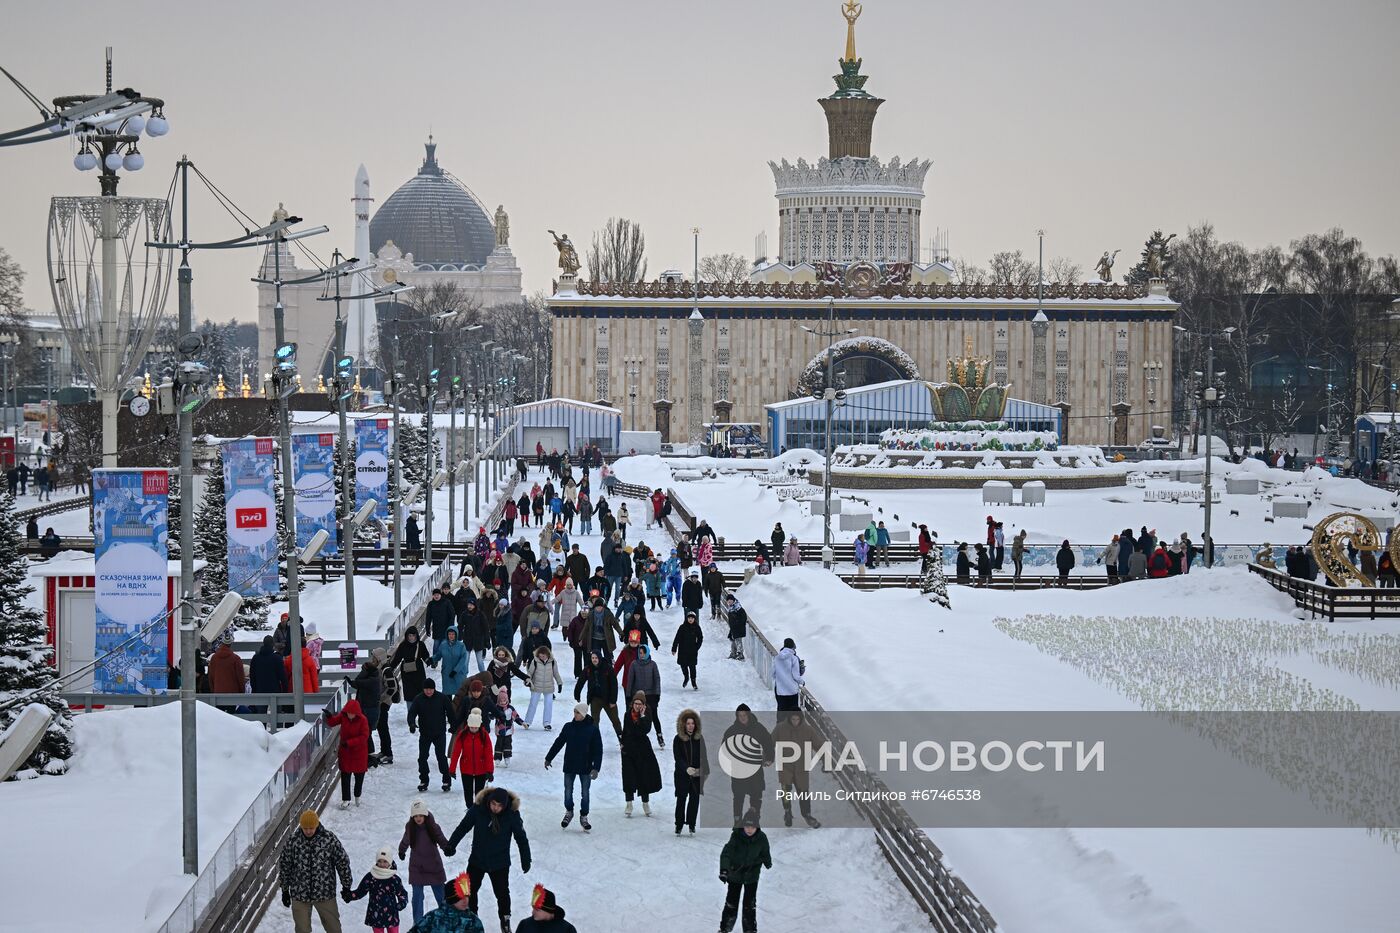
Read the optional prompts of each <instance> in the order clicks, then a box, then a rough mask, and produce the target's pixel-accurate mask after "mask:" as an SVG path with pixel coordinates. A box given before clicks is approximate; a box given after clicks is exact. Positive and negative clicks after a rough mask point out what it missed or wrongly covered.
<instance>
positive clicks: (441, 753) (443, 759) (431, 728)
mask: <svg viewBox="0 0 1400 933" xmlns="http://www.w3.org/2000/svg"><path fill="white" fill-rule="evenodd" d="M455 728H456V723H454V722H453V720H452V698H451V697H449V696H447V695H446V694H445V693H442V692H441V691H440V690H438V689H437V684H436V683H435V682H434V681H433V679H432V678H431V677H429V678H428V679H427V680H425V681H423V692H422V693H420V694H418V696H417V697H415V698H414V700H413V702H411V703H409V704H408V731H409V732H417V733H418V790H419V791H420V792H422V791H425V790H427V789H428V749H430V748H431V749H433V751H435V752H436V753H437V767H438V774H439V775H441V776H442V789H443V790H444V791H449V790H451V789H452V775H451V774H450V773H449V772H448V767H447V737H448V736H449V735H451V734H452V732H453V730H454V729H455Z"/></svg>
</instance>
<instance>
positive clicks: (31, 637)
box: [0, 494, 73, 776]
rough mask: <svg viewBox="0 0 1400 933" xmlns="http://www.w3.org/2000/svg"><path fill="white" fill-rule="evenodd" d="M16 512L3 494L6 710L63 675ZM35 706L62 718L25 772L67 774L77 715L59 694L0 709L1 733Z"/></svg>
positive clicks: (1, 654)
mask: <svg viewBox="0 0 1400 933" xmlns="http://www.w3.org/2000/svg"><path fill="white" fill-rule="evenodd" d="M14 507H15V504H14V500H13V499H11V498H10V497H9V495H7V494H4V495H0V706H4V705H5V704H7V703H10V702H11V701H12V700H15V699H16V698H18V697H19V696H21V695H24V694H28V693H29V692H30V691H32V690H37V689H40V688H43V687H45V686H47V685H54V684H55V681H56V675H57V669H56V668H53V667H50V666H49V663H48V661H49V657H50V655H51V654H52V653H53V648H51V647H50V646H49V645H48V644H47V635H48V631H47V626H46V625H45V623H44V617H43V616H42V615H41V614H40V613H39V610H38V609H35V608H34V607H33V606H31V605H30V604H29V603H28V602H27V601H26V599H25V597H27V596H28V595H29V594H30V593H32V592H33V591H34V587H33V586H32V585H30V582H29V561H28V560H27V559H25V557H24V555H23V554H21V553H20V550H19V535H18V532H17V530H16V528H15V512H14ZM30 703H41V704H43V705H44V706H47V707H49V709H51V710H53V711H54V712H55V713H56V714H57V715H56V716H55V717H54V718H53V720H52V721H51V722H50V723H49V727H48V730H47V731H46V732H45V733H44V737H43V739H42V740H41V741H40V743H39V747H38V748H37V749H36V750H35V752H34V754H33V755H31V756H30V757H29V760H28V761H26V762H25V764H24V767H25V768H26V769H31V770H32V771H34V772H37V773H44V774H62V773H63V772H64V771H66V770H67V769H68V765H67V760H68V759H69V758H71V757H72V755H73V740H72V735H71V733H72V729H73V716H72V714H71V713H70V712H69V710H68V704H67V703H65V702H63V700H62V699H60V698H59V696H58V694H57V693H44V694H37V695H35V696H33V697H31V698H30V699H29V700H28V701H27V702H22V703H16V704H15V705H13V706H9V707H8V708H5V709H3V710H0V731H4V730H5V729H8V728H9V726H10V724H11V723H12V722H14V720H15V718H16V717H17V716H19V714H20V711H21V710H23V709H24V708H25V707H26V706H28V705H29V704H30ZM30 776H32V775H30Z"/></svg>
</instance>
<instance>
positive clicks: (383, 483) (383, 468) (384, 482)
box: [355, 418, 389, 520]
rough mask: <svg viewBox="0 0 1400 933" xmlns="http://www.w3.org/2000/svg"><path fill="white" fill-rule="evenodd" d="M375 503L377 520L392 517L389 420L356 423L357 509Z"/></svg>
mask: <svg viewBox="0 0 1400 933" xmlns="http://www.w3.org/2000/svg"><path fill="white" fill-rule="evenodd" d="M370 499H373V500H374V501H375V502H376V503H377V505H376V506H375V509H374V514H375V517H377V518H379V519H381V520H387V519H388V517H389V419H387V418H362V419H360V420H359V421H357V422H355V507H356V508H359V507H360V506H361V505H363V504H364V503H365V502H366V501H368V500H370Z"/></svg>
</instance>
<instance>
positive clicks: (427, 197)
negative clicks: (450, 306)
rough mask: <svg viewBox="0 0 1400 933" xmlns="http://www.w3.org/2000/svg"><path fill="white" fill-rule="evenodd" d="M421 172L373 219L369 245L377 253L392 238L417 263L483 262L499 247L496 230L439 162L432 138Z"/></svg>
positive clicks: (488, 218)
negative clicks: (411, 255)
mask: <svg viewBox="0 0 1400 933" xmlns="http://www.w3.org/2000/svg"><path fill="white" fill-rule="evenodd" d="M426 148H427V155H426V156H424V158H423V165H422V166H421V167H420V168H419V169H418V174H417V175H414V176H413V177H412V178H410V179H409V180H408V181H406V182H404V183H403V184H402V185H400V186H399V189H398V190H397V191H395V192H394V193H393V194H391V195H389V197H388V199H387V200H386V201H385V202H384V203H383V204H381V205H380V206H379V210H377V211H375V212H374V217H373V218H372V219H371V220H370V222H369V239H370V248H371V249H372V250H374V252H376V253H378V252H379V250H380V249H382V248H383V246H384V244H385V243H387V242H388V241H390V240H392V241H393V242H394V245H395V246H397V247H398V248H399V249H400V250H402V251H403V252H404V253H412V254H413V261H414V263H415V264H418V265H423V264H429V265H434V266H442V265H448V266H462V265H472V266H480V265H484V264H485V263H486V257H487V256H488V255H489V254H490V253H491V251H492V250H493V249H495V248H496V229H495V227H494V226H492V224H491V217H490V215H489V214H487V212H486V207H485V206H484V205H483V204H482V203H481V201H480V200H478V199H477V197H476V195H474V194H472V193H471V191H470V190H469V189H468V188H467V186H466V185H464V184H462V183H461V182H460V181H458V180H457V179H456V178H454V177H453V176H452V174H451V173H449V172H445V171H443V170H442V168H441V166H439V165H438V163H437V144H436V143H434V142H433V139H432V137H431V136H429V137H428V142H427V147H426Z"/></svg>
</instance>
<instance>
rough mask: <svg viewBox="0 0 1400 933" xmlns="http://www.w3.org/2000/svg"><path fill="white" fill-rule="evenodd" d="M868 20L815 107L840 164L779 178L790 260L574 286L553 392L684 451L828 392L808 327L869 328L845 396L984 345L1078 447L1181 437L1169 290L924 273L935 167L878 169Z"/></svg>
mask: <svg viewBox="0 0 1400 933" xmlns="http://www.w3.org/2000/svg"><path fill="white" fill-rule="evenodd" d="M857 15H859V11H858V9H856V10H855V11H849V10H848V12H847V19H848V23H849V26H848V32H847V42H846V52H845V55H844V56H843V57H842V58H841V59H840V62H839V64H840V70H841V73H840V74H839V75H837V76H836V78H835V81H836V91H835V93H833V94H831V95H830V96H829V97H825V98H822V99H821V100H820V101H819V103H820V104H821V106H822V109H823V110H824V111H825V112H826V118H827V128H828V153H827V156H826V157H824V158H821V159H818V160H817V162H816V164H815V165H813V164H811V163H808V162H807V161H806V160H803V159H799V160H798V161H797V164H796V165H792V164H790V163H789V162H788V161H787V160H783V161H782V162H781V163H776V164H775V163H770V166H771V168H772V171H773V177H774V181H775V183H776V195H777V199H778V231H779V232H778V256H777V261H775V262H772V263H762V264H758V265H756V266H755V268H754V271H753V272H752V274H751V275H750V277H749V280H748V281H747V282H742V283H719V282H700V283H698V286H697V284H696V283H692V282H686V281H679V280H674V279H668V280H666V281H662V282H642V283H611V282H596V281H587V280H586V279H583V278H576V277H575V276H574V275H571V274H565V275H563V276H561V277H560V279H559V281H558V282H557V283H556V286H555V294H554V296H553V297H552V298H551V299H550V301H549V307H550V312H551V314H552V315H553V324H554V346H555V348H556V351H555V353H554V363H553V366H554V370H553V377H554V391H555V394H556V395H560V396H564V397H569V398H577V399H584V400H588V401H596V402H598V403H600V404H605V405H612V406H615V407H617V408H620V409H622V410H624V411H629V410H630V409H629V406H628V404H627V403H628V402H629V400H632V401H635V402H636V403H637V404H636V405H635V409H636V410H637V412H638V414H637V416H636V418H635V421H636V423H635V424H633V423H631V422H630V421H629V422H628V423H627V424H625V425H624V426H625V427H626V428H628V429H636V430H648V429H655V430H658V431H660V432H661V435H662V439H663V441H664V442H670V443H686V442H696V441H699V440H700V439H701V437H702V432H703V431H704V428H705V425H706V424H708V423H712V422H742V423H756V424H762V423H764V422H765V420H766V419H765V417H764V406H765V405H766V404H769V403H773V402H778V401H781V400H783V399H788V398H794V397H798V396H801V395H806V394H809V393H810V392H812V391H813V390H816V389H820V388H821V386H822V383H823V382H824V377H825V373H824V365H823V364H824V359H825V354H826V349H827V341H826V340H825V339H820V340H819V339H817V338H815V337H813V336H812V335H811V334H809V333H808V331H806V330H803V329H802V325H805V326H806V327H809V328H811V329H812V330H817V331H825V332H831V331H836V332H840V333H842V334H844V332H846V331H847V330H849V329H854V330H855V332H856V333H855V334H854V335H853V336H848V337H846V338H845V339H842V340H839V341H837V343H836V344H835V353H834V355H835V371H836V373H837V380H838V383H842V384H844V385H845V387H847V388H853V387H856V386H861V385H867V384H870V383H877V382H886V381H890V380H896V379H923V378H937V374H940V373H942V372H944V371H945V370H946V368H947V365H948V362H949V361H950V360H953V359H956V358H958V357H960V356H962V355H963V352H964V348H965V347H966V346H969V345H970V346H971V347H972V348H973V351H974V352H975V354H976V355H977V356H979V357H986V358H988V359H989V360H990V361H991V367H992V372H991V374H992V377H993V378H994V380H995V381H996V382H997V383H999V384H1001V385H1008V384H1009V385H1010V393H1011V394H1012V395H1014V396H1016V397H1017V398H1021V399H1025V400H1027V401H1030V402H1036V403H1044V404H1050V405H1055V406H1057V407H1058V408H1059V409H1060V410H1061V413H1062V415H1061V426H1062V427H1061V432H1062V434H1063V435H1064V439H1065V440H1066V441H1068V442H1071V443H1079V444H1120V445H1122V444H1135V443H1138V442H1140V441H1142V440H1143V439H1145V438H1147V437H1148V436H1149V435H1150V433H1151V428H1152V425H1153V424H1154V423H1156V424H1168V423H1169V416H1168V415H1167V414H1165V411H1166V409H1169V408H1170V400H1171V398H1172V387H1171V384H1170V380H1171V367H1170V366H1166V367H1159V366H1158V365H1156V364H1157V363H1158V361H1170V359H1171V346H1172V339H1171V338H1172V317H1173V315H1174V313H1175V311H1176V309H1177V305H1176V303H1175V302H1173V301H1172V300H1171V298H1170V297H1169V296H1168V295H1167V292H1166V287H1165V283H1163V282H1161V281H1157V280H1154V281H1152V282H1150V283H1148V284H1147V285H1119V284H1111V283H1107V282H1103V281H1099V280H1095V281H1092V282H1088V283H1084V284H1074V285H1065V284H1059V283H1054V284H1046V285H1045V286H1044V287H1043V289H1039V290H1038V289H1036V288H1034V287H1030V286H1007V285H954V284H951V277H950V273H951V271H952V270H951V269H950V268H949V267H948V265H947V264H945V263H940V262H934V263H931V264H928V265H921V264H920V263H919V261H918V260H919V258H920V257H919V248H918V245H919V242H920V241H919V226H920V212H921V209H922V204H923V198H924V188H923V186H924V178H925V176H926V175H927V173H928V170H929V166H930V163H929V162H927V161H921V160H919V159H913V160H910V161H902V160H900V159H898V158H896V159H891V160H890V161H889V162H882V161H881V160H880V159H878V158H876V157H875V156H873V155H872V154H871V141H872V131H873V127H874V120H875V112H876V110H877V109H878V108H879V106H880V104H881V103H883V101H882V100H881V99H880V98H878V97H874V96H873V95H871V94H870V93H869V92H867V91H866V90H865V82H866V76H865V75H864V74H862V73H861V59H860V58H858V57H857V56H856V52H855V17H856V16H857ZM1038 292H1043V293H1042V294H1038ZM638 361H640V362H638ZM644 412H645V413H646V414H649V415H650V417H646V416H645V415H644V414H643V413H644ZM1157 412H1163V413H1162V414H1157Z"/></svg>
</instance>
